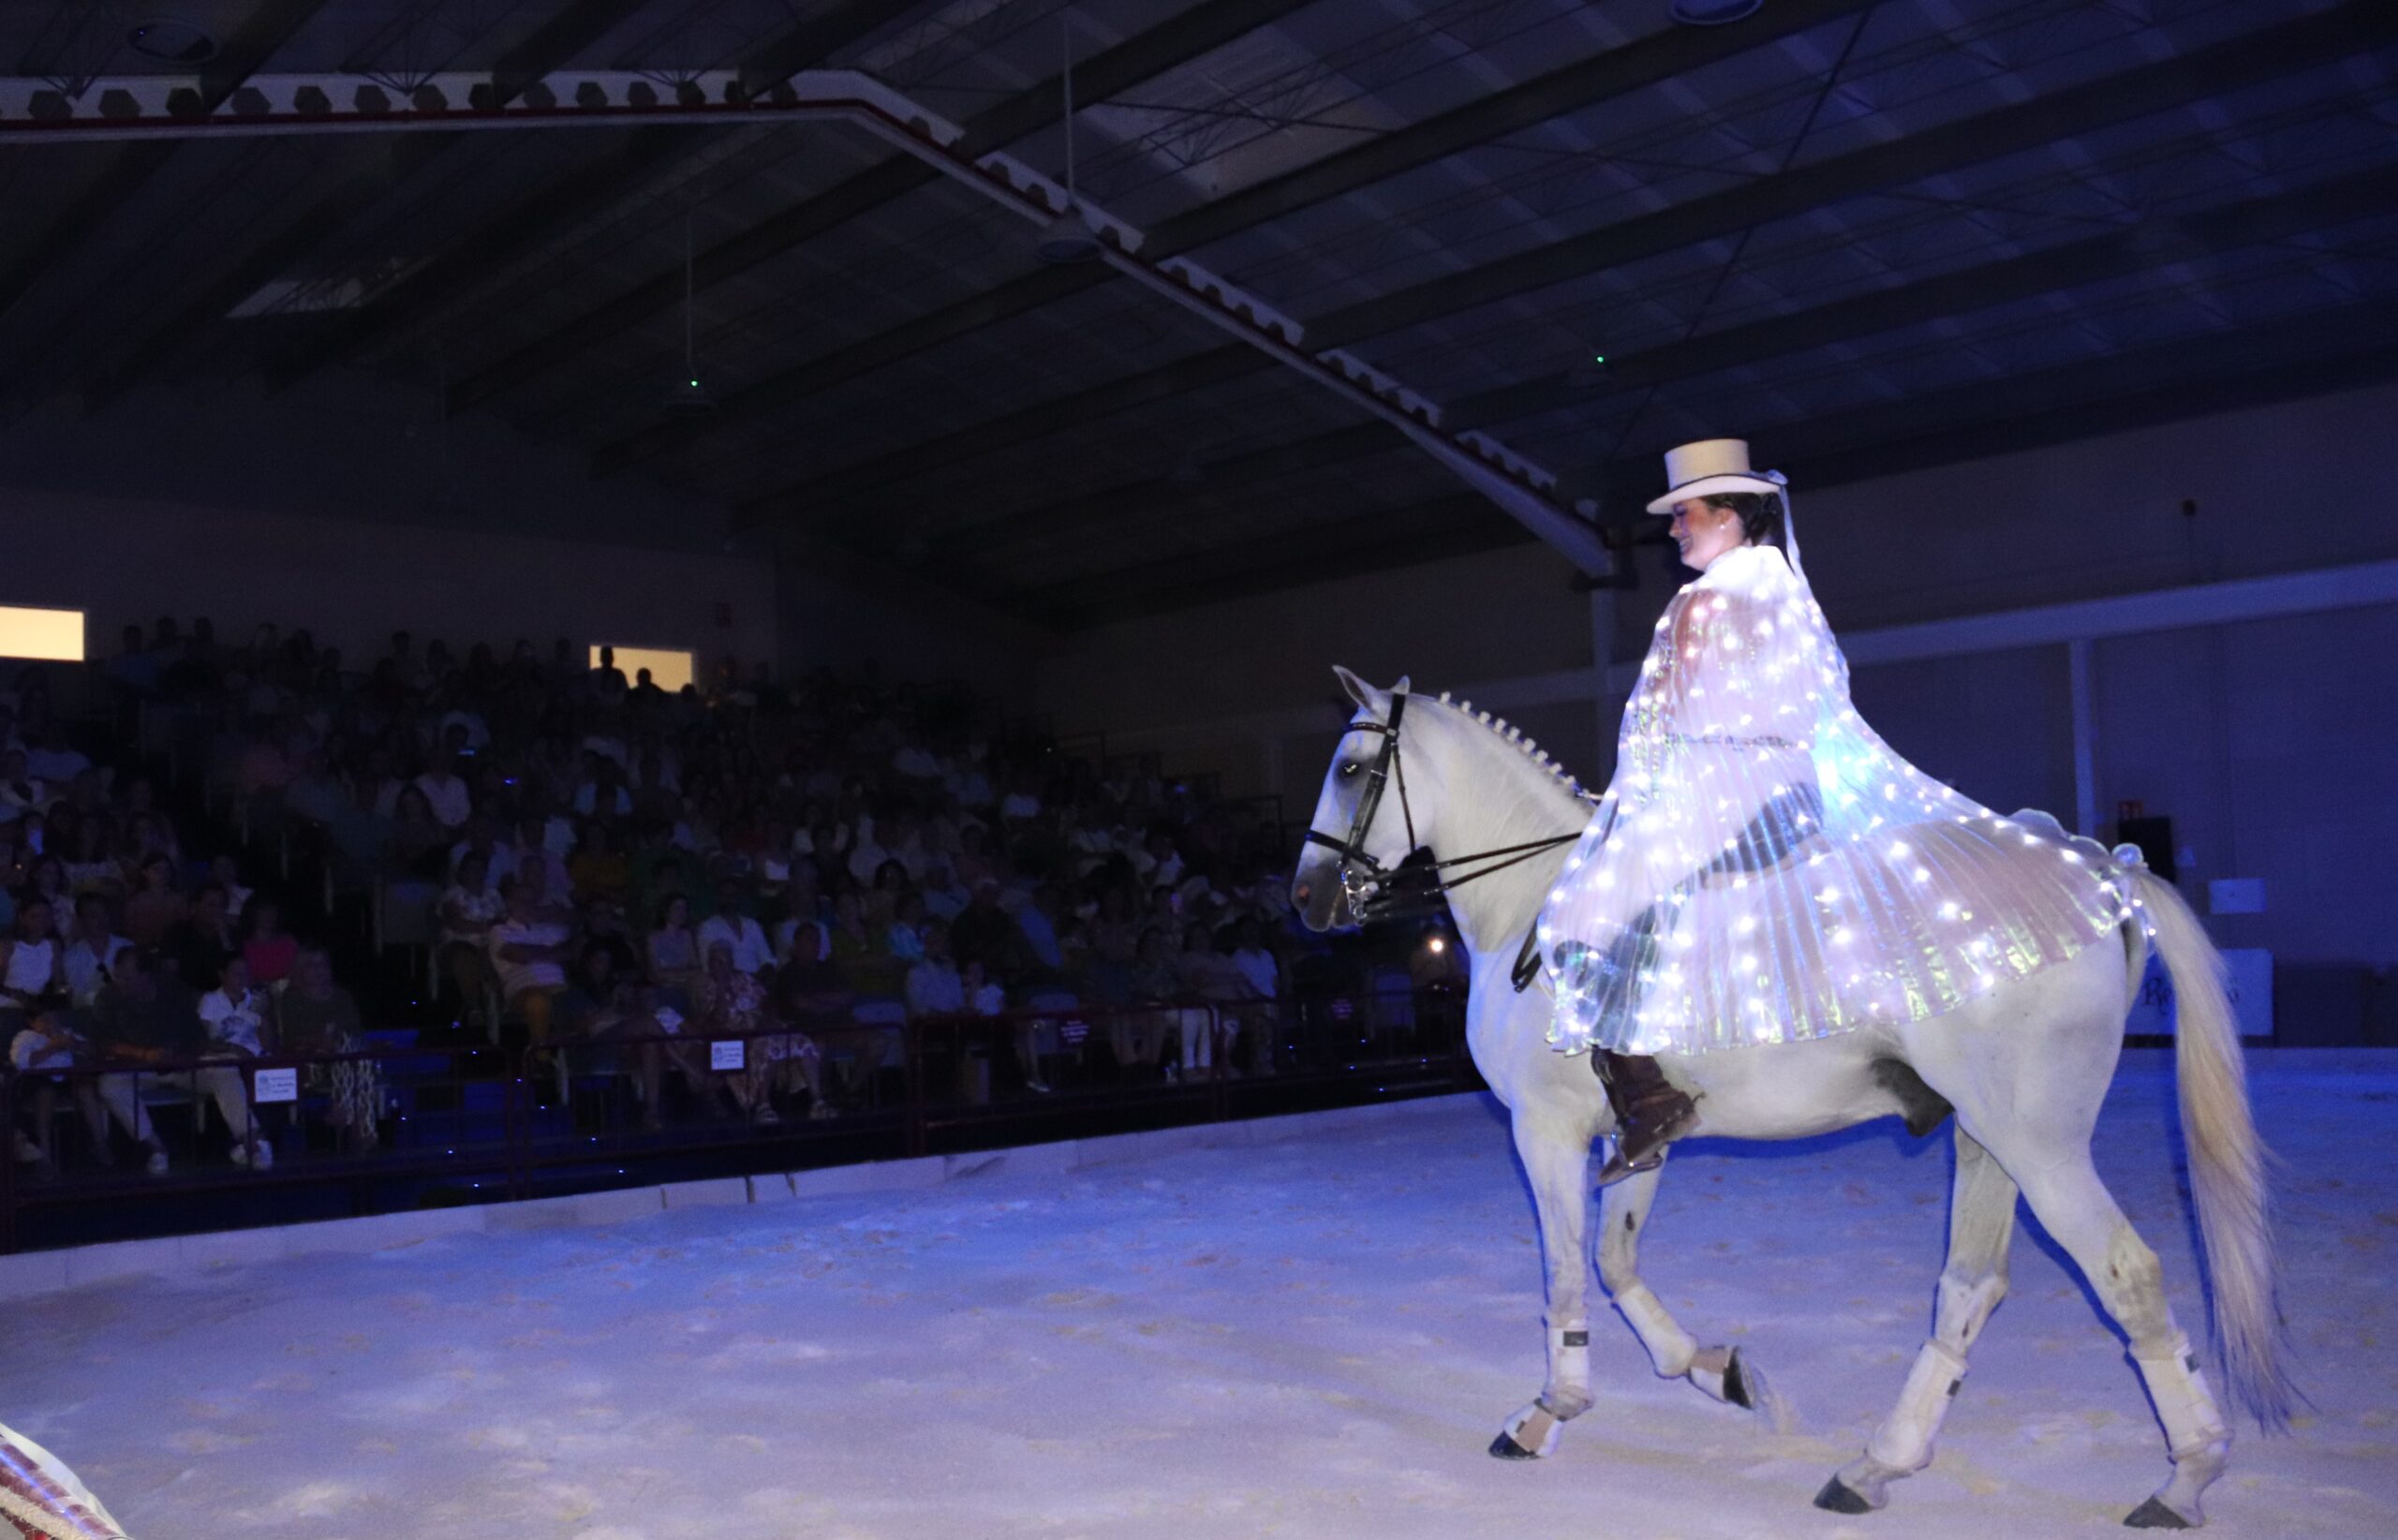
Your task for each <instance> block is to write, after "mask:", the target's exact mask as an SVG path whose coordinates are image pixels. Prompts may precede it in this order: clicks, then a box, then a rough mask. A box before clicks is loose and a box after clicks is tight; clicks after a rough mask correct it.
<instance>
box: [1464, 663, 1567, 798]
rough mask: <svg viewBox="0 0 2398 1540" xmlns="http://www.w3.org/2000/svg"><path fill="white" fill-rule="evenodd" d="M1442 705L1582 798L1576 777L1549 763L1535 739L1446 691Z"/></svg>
mask: <svg viewBox="0 0 2398 1540" xmlns="http://www.w3.org/2000/svg"><path fill="white" fill-rule="evenodd" d="M1440 703H1441V704H1443V705H1444V706H1447V707H1448V708H1449V709H1450V710H1452V711H1455V712H1457V713H1458V715H1460V716H1462V717H1464V718H1466V719H1467V720H1468V721H1472V722H1476V723H1479V724H1480V725H1481V726H1483V727H1487V728H1488V729H1489V730H1490V731H1491V732H1492V733H1496V734H1497V735H1498V736H1499V737H1500V738H1501V739H1502V740H1503V741H1504V742H1505V743H1506V744H1507V745H1508V746H1509V747H1510V748H1514V749H1515V750H1516V752H1517V753H1519V754H1521V755H1523V756H1524V758H1526V759H1528V760H1530V761H1532V763H1533V764H1534V765H1536V766H1538V767H1539V768H1540V769H1541V770H1542V771H1543V772H1545V773H1546V774H1547V776H1548V777H1549V778H1550V779H1551V780H1553V781H1555V782H1557V783H1558V784H1559V785H1560V786H1562V787H1564V788H1565V789H1566V790H1567V791H1568V792H1573V793H1574V794H1575V795H1576V796H1580V795H1581V794H1582V783H1581V782H1580V781H1578V780H1576V779H1575V778H1574V777H1573V776H1572V775H1571V774H1569V773H1568V772H1567V771H1566V768H1565V767H1564V766H1563V765H1562V764H1560V763H1557V762H1556V761H1555V760H1552V759H1550V758H1549V757H1548V755H1547V752H1546V751H1544V750H1543V749H1542V748H1541V747H1540V746H1539V745H1538V744H1536V743H1534V742H1532V739H1530V738H1528V737H1525V736H1524V735H1523V733H1521V732H1519V731H1517V729H1516V728H1514V727H1511V726H1509V725H1508V723H1507V720H1506V718H1503V717H1493V716H1492V715H1491V714H1490V713H1488V711H1477V710H1475V709H1474V705H1473V702H1472V701H1459V700H1451V699H1450V698H1449V692H1448V691H1447V690H1445V689H1444V690H1443V691H1441V698H1440Z"/></svg>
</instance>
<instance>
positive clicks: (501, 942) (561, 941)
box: [491, 916, 566, 1000]
mask: <svg viewBox="0 0 2398 1540" xmlns="http://www.w3.org/2000/svg"><path fill="white" fill-rule="evenodd" d="M565 944H566V926H564V925H559V924H557V923H555V922H554V921H550V920H511V919H509V918H507V917H506V916H502V917H501V919H500V922H499V924H497V925H494V926H492V927H491V966H492V970H493V971H494V972H496V973H497V974H498V975H499V985H500V987H501V988H502V989H503V990H505V991H506V992H507V994H508V997H509V998H510V999H511V1000H513V999H515V998H516V997H517V996H518V995H521V994H523V993H524V992H525V990H527V989H563V988H565V987H566V967H565V965H564V964H562V963H556V962H511V961H510V960H509V959H508V958H506V957H505V956H502V955H501V951H502V949H503V948H506V947H511V946H563V945H565Z"/></svg>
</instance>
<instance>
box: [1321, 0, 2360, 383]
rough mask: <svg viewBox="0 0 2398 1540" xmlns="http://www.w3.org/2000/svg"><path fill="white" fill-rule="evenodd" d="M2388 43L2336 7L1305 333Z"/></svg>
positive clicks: (1642, 220)
mask: <svg viewBox="0 0 2398 1540" xmlns="http://www.w3.org/2000/svg"><path fill="white" fill-rule="evenodd" d="M2393 40H2398V6H2392V5H2390V4H2389V3H2388V0H2347V3H2346V4H2345V5H2340V6H2335V7H2331V8H2329V9H2326V10H2322V11H2318V12H2317V13H2316V14H2314V15H2312V16H2309V17H2306V18H2304V19H2303V20H2301V21H2295V22H2275V23H2273V24H2272V25H2271V26H2264V27H2258V28H2257V29H2255V30H2253V31H2251V32H2250V33H2248V34H2246V35H2244V36H2242V37H2233V38H2230V39H2228V40H2227V41H2224V42H2220V43H2217V44H2215V45H2213V47H2211V48H2203V49H2199V50H2198V51H2196V52H2190V53H2184V54H2182V55H2181V56H2180V57H2178V58H2173V59H2166V60H2160V61H2156V62H2153V63H2144V64H2140V65H2137V66H2134V67H2132V68H2130V69H2126V70H2123V71H2120V72H2118V73H2116V74H2113V75H2109V76H2107V77H2105V78H2103V79H2101V80H2095V81H2088V82H2086V83H2084V84H2081V85H2077V86H2070V87H2068V88H2066V89H2065V90H2063V91H2058V92H2054V93H2051V94H2050V95H2048V96H2035V97H2034V98H2032V99H2031V100H2029V101H2026V102H2021V103H2018V104H2016V105H2013V106H2009V107H2003V108H1999V109H1997V110H1996V111H1990V112H1984V113H1981V114H1979V115H1977V116H1975V117H1970V118H1966V119H1963V120H1962V121H1960V122H1956V123H1948V124H1943V125H1941V126H1938V127H1935V128H1927V129H1925V130H1924V131H1922V132H1921V133H1917V134H1910V135H1908V136H1906V137H1905V138H1903V139H1897V140H1890V141H1886V142H1884V143H1880V144H1874V145H1870V146H1868V147H1866V148H1865V149H1862V150H1853V151H1851V152H1849V153H1848V154H1846V155H1834V156H1832V157H1830V158H1829V159H1826V160H1819V161H1815V162H1813V163H1812V164H1809V165H1805V166H1800V167H1799V168H1797V169H1796V170H1789V171H1785V172H1783V173H1781V174H1780V175H1776V176H1768V177H1760V178H1757V179H1756V180H1754V181H1752V182H1749V183H1745V184H1743V185H1740V186H1737V187H1733V188H1729V189H1727V190H1725V191H1724V192H1720V193H1710V194H1709V195H1707V196H1706V197H1703V198H1695V199H1693V200H1690V201H1689V202H1687V203H1679V204H1676V205H1674V206H1673V207H1671V208H1666V209H1661V210H1659V211H1658V212H1656V213H1655V214H1650V215H1641V216H1639V217H1637V218H1634V219H1627V220H1623V221H1621V222H1620V223H1618V224H1614V225H1609V226H1606V227H1603V228H1601V229H1599V230H1591V231H1589V232H1587V233H1585V234H1582V235H1577V236H1574V237H1571V238H1569V239H1567V240H1563V241H1556V242H1552V243H1550V244H1547V245H1545V246H1538V247H1535V248H1533V249H1532V250H1530V251H1526V252H1521V253H1518V254H1517V255H1516V256H1513V257H1502V258H1501V259H1498V260H1496V261H1491V262H1486V263H1484V264H1483V265H1481V266H1480V267H1475V268H1469V269H1467V270H1466V271H1464V272H1462V273H1454V274H1447V275H1445V276H1443V277H1439V278H1434V279H1431V280H1429V281H1428V282H1425V283H1420V284H1417V285H1415V286H1414V287H1413V288H1410V289H1400V290H1399V291H1398V292H1396V293H1392V294H1385V295H1383V296H1380V297H1379V298H1376V299H1371V300H1367V301H1363V302H1361V303H1359V304H1352V305H1348V306H1345V307H1343V308H1342V309H1340V310H1336V311H1334V312H1333V313H1332V314H1331V315H1328V316H1325V317H1324V318H1321V319H1319V320H1317V321H1314V322H1312V323H1310V326H1309V328H1308V335H1309V340H1310V342H1320V345H1321V346H1324V347H1328V348H1340V347H1346V346H1348V345H1349V344H1352V343H1355V342H1361V341H1363V340H1365V339H1366V338H1368V337H1379V336H1385V335H1388V334H1389V333H1393V332H1399V331H1403V330H1405V329H1406V328H1408V327H1411V326H1416V325H1420V324H1422V323H1423V322H1425V321H1428V320H1437V319H1442V318H1447V317H1452V316H1457V315H1461V314H1463V313H1465V312H1467V311H1469V310H1473V309H1477V308H1479V307H1481V306H1483V305H1486V304H1497V303H1498V302H1500V301H1502V300H1510V299H1515V298H1517V297H1518V296H1521V295H1526V294H1533V293H1537V292H1539V291H1540V290H1542V289H1549V288H1553V287H1555V286H1557V285H1559V284H1562V283H1567V282H1571V281H1572V280H1574V279H1576V278H1580V277H1584V276H1586V275H1588V274H1591V273H1593V272H1596V271H1599V270H1602V269H1607V268H1618V267H1622V266H1625V265H1626V264H1628V263H1631V262H1636V261H1638V260H1640V259H1643V258H1648V257H1655V256H1660V255H1663V254H1664V253H1665V252H1669V251H1679V250H1681V249H1683V248H1684V247H1687V246H1694V245H1699V244H1704V243H1706V242H1709V241H1718V240H1723V239H1725V238H1727V237H1730V236H1735V235H1738V234H1739V233H1740V232H1741V231H1742V230H1750V229H1754V227H1756V226H1758V225H1763V224H1769V223H1771V222H1772V221H1774V220H1778V219H1787V218H1791V217H1793V216H1795V215H1801V214H1805V213H1807V212H1809V211H1810V210H1813V209H1819V208H1825V207H1828V206H1830V205H1832V204H1836V203H1840V202H1843V201H1845V200H1849V199H1852V198H1858V197H1861V196H1864V195H1866V194H1869V193H1874V192H1879V191H1881V190H1883V189H1885V188H1887V187H1902V186H1908V185H1913V184H1915V183H1917V182H1920V181H1922V180H1924V179H1925V178H1927V177H1931V176H1936V175H1938V174H1940V173H1941V172H1943V171H1951V170H1959V169H1961V168H1963V167H1967V166H1978V165H1985V164H1987V163H1989V162H1991V161H1993V160H1999V159H2002V158H2004V157H2006V156H2007V155H2018V154H2021V153H2022V152H2024V151H2027V150H2035V149H2038V148H2040V147H2041V146H2043V145H2050V144H2055V143H2058V142H2060V141H2065V140H2068V139H2072V138H2074V137H2076V136H2078V135H2081V134H2086V133H2090V132H2092V131H2093V130H2095V129H2099V128H2105V127H2109V126H2113V125H2115V124H2119V123H2129V122H2131V121H2133V120H2135V119H2138V118H2143V117H2148V116H2151V115H2153V114H2154V113H2158V112H2165V111H2171V110H2172V109H2174V108H2177V107H2183V106H2186V105H2188V104H2189V103H2191V102H2195V101H2202V100H2205V99H2206V98H2208V97H2210V96H2221V95H2223V94H2225V93H2228V92H2231V91H2237V90H2241V89H2243V88H2244V87H2247V86H2251V85H2256V84H2257V83H2259V82H2261V81H2271V80H2277V79H2279V78H2281V77H2283V76H2286V75H2294V74H2297V73H2299V72H2301V71H2302V70H2307V69H2313V68H2317V67H2321V66H2324V65H2329V64H2334V63H2337V62H2338V61H2340V60H2342V59H2345V58H2347V57H2349V56H2351V55H2353V54H2356V53H2359V52H2363V51H2364V50H2367V49H2370V48H2373V47H2376V46H2377V45H2380V44H2383V43H2388V42H2391V41H2393Z"/></svg>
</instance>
